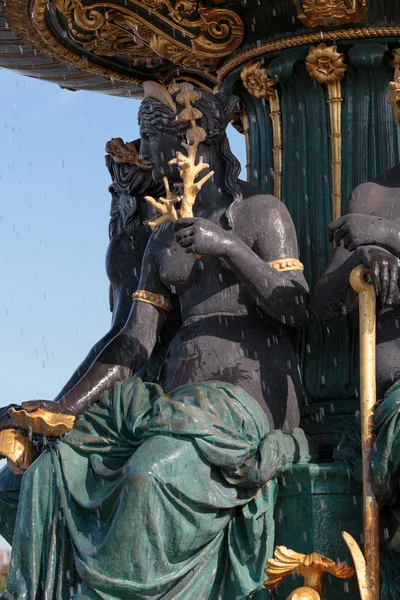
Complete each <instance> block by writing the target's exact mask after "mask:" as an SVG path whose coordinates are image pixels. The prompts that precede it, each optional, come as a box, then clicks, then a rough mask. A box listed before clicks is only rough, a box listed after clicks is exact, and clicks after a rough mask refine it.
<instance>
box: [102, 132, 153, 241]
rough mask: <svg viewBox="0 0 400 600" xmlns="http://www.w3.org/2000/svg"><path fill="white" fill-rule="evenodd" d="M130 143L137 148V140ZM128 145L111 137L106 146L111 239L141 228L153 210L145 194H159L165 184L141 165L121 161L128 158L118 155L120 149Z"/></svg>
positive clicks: (138, 145) (138, 144)
mask: <svg viewBox="0 0 400 600" xmlns="http://www.w3.org/2000/svg"><path fill="white" fill-rule="evenodd" d="M121 144H122V145H121ZM132 144H134V146H135V147H136V148H137V149H139V147H140V140H136V141H135V142H131V143H130V144H129V146H130V147H132ZM127 146H128V145H127V144H123V142H122V140H120V139H119V138H117V139H116V140H111V141H110V142H108V143H107V145H106V151H107V152H109V154H107V156H106V166H107V168H108V170H109V172H110V175H111V179H112V184H111V185H110V187H109V188H108V189H109V192H110V193H111V197H112V200H111V210H110V217H111V219H110V225H109V235H110V239H111V238H112V237H114V236H115V235H118V234H119V233H122V232H123V231H126V230H131V229H135V228H137V227H140V226H141V225H143V223H144V222H145V221H147V220H149V219H151V218H152V217H153V215H154V210H153V208H152V207H151V206H150V205H149V204H148V203H147V202H146V201H145V200H144V196H147V195H150V196H153V195H155V196H159V195H162V194H163V192H164V186H163V185H162V183H161V184H160V183H159V182H155V181H154V179H153V177H152V176H151V171H150V170H148V169H147V170H145V169H144V168H140V167H139V166H138V165H137V164H131V163H129V162H122V161H123V160H129V157H128V155H127V156H126V157H125V158H124V156H123V153H122V155H121V152H120V150H121V148H122V150H124V149H126V148H127ZM117 148H118V150H117ZM137 156H138V152H137ZM139 164H140V163H139ZM142 166H144V165H142Z"/></svg>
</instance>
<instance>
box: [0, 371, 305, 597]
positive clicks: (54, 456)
mask: <svg viewBox="0 0 400 600" xmlns="http://www.w3.org/2000/svg"><path fill="white" fill-rule="evenodd" d="M293 455H294V442H293V439H292V437H291V436H289V435H287V434H284V433H282V432H281V431H269V426H268V421H267V419H266V416H265V414H264V413H263V411H262V409H261V408H260V406H259V405H258V404H257V402H256V401H255V400H254V399H253V398H251V397H250V396H248V395H247V394H246V393H245V392H244V391H243V390H242V389H241V388H239V387H236V386H233V385H230V384H227V383H218V382H206V383H196V384H188V385H184V386H181V387H179V388H177V389H176V390H174V391H173V392H171V393H169V394H164V393H163V391H162V389H161V388H160V387H159V386H158V385H156V384H149V383H143V382H142V381H141V380H140V379H139V378H133V379H129V380H127V381H125V382H123V383H122V384H117V385H116V386H115V388H114V389H113V390H112V391H111V392H107V393H105V394H103V396H102V397H101V399H100V400H99V402H98V403H97V404H96V405H94V406H93V407H92V408H91V409H90V410H89V411H87V412H86V413H85V414H83V415H80V416H79V418H78V419H77V421H76V424H75V427H74V429H73V430H72V431H70V432H69V433H68V434H67V435H65V436H64V437H63V438H62V439H59V440H56V441H54V442H52V443H51V445H50V446H49V448H48V449H47V450H46V451H45V452H43V453H42V454H41V456H40V457H39V458H38V459H37V460H36V461H35V463H34V464H33V465H32V466H31V467H30V468H29V469H28V470H27V472H26V473H25V475H24V476H23V478H22V486H21V492H20V499H19V505H18V515H17V519H16V526H15V532H14V538H13V551H12V559H11V560H12V563H11V569H10V576H9V579H8V583H7V588H6V591H5V592H4V598H6V599H11V598H14V599H15V598H19V599H22V598H24V599H26V600H37V599H38V598H40V599H42V598H43V599H44V600H67V599H71V598H73V599H74V600H100V599H101V600H125V599H126V598H132V599H135V600H144V599H149V598H151V599H154V600H157V599H163V600H172V599H173V600H189V599H190V600H193V598H199V600H200V599H201V600H203V599H204V600H206V599H207V600H226V599H227V598H229V599H232V600H235V599H237V600H239V599H245V598H247V597H249V596H250V595H251V594H252V593H253V592H254V591H256V590H258V589H261V588H262V584H263V581H264V579H265V576H264V574H263V569H264V566H265V562H266V559H267V556H270V555H271V554H272V549H273V538H274V526H273V509H274V504H275V496H276V483H275V480H274V478H275V477H276V475H277V474H278V473H280V472H281V471H282V470H283V469H284V468H285V467H286V466H287V465H288V464H290V462H291V461H292V459H293Z"/></svg>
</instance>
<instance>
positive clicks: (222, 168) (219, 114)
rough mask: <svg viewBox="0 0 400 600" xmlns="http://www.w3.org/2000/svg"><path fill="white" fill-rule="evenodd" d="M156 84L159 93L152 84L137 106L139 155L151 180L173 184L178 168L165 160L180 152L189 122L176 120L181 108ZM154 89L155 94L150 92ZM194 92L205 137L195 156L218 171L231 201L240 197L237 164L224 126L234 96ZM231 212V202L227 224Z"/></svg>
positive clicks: (235, 103) (238, 165) (177, 176)
mask: <svg viewBox="0 0 400 600" xmlns="http://www.w3.org/2000/svg"><path fill="white" fill-rule="evenodd" d="M158 87H159V90H160V92H161V93H160V94H157V92H158V88H157V84H154V83H152V84H151V85H150V90H146V88H145V96H146V95H147V96H148V97H145V99H144V100H143V102H142V104H141V106H140V109H139V124H140V136H141V147H140V156H141V158H143V159H144V160H145V161H146V162H147V163H148V165H149V167H150V168H151V170H152V175H153V178H154V179H155V180H161V179H162V178H163V177H164V176H166V177H167V178H168V179H169V181H170V182H171V183H176V182H178V181H179V173H178V169H177V167H176V166H175V165H170V164H169V162H170V161H171V159H173V158H174V157H175V155H176V153H177V152H178V151H179V152H184V150H183V148H182V142H186V132H187V130H188V128H189V127H190V123H187V122H181V121H180V120H178V118H177V115H179V112H180V111H181V110H184V107H181V106H179V105H178V104H176V102H175V100H174V94H170V93H169V92H168V91H167V90H166V89H165V88H162V86H158ZM154 90H155V92H156V93H153V92H154ZM146 92H147V94H146ZM196 92H197V94H198V96H199V98H198V100H196V101H195V103H194V107H195V108H197V109H198V110H199V111H200V112H201V114H202V117H201V118H199V119H197V120H196V125H198V126H199V127H202V128H203V129H204V131H205V132H206V136H207V137H206V140H205V141H204V142H202V143H201V144H200V145H199V149H198V156H199V157H200V156H203V157H204V161H205V162H208V163H209V164H210V168H211V169H213V170H214V171H215V172H216V173H219V172H221V173H222V181H223V187H224V189H225V191H226V192H228V194H230V195H231V196H232V204H233V203H234V202H236V201H240V200H241V199H242V192H241V188H240V185H239V181H238V178H239V173H240V163H239V161H238V160H237V159H236V158H235V156H234V155H233V154H232V152H231V149H230V146H229V141H228V138H227V135H226V129H227V127H228V124H229V122H230V120H231V117H232V114H233V112H234V110H235V108H236V107H237V104H238V98H237V97H236V96H226V95H225V94H214V95H213V94H210V93H207V92H204V91H202V90H198V89H196ZM154 96H158V97H157V98H156V97H154ZM159 98H160V99H159ZM231 212H232V205H231V206H230V207H229V208H228V210H227V217H228V220H229V222H230V223H231Z"/></svg>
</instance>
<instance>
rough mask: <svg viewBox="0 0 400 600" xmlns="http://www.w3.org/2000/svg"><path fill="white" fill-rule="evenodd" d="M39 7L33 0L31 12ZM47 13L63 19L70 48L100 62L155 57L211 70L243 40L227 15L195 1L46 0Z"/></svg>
mask: <svg viewBox="0 0 400 600" xmlns="http://www.w3.org/2000/svg"><path fill="white" fill-rule="evenodd" d="M43 4H45V5H47V0H35V1H34V4H33V6H34V7H35V6H41V5H43ZM50 7H51V8H55V9H57V10H58V11H59V12H60V13H61V14H62V15H63V16H64V17H66V18H67V22H68V35H69V36H70V38H71V39H72V40H73V41H74V42H75V43H78V44H80V45H82V48H83V49H84V50H86V51H91V52H94V53H96V54H100V55H104V56H115V55H118V54H126V53H132V55H133V56H134V57H136V56H137V57H139V58H140V57H144V58H149V59H151V58H154V57H157V56H160V57H162V58H164V59H167V60H169V61H171V62H172V63H173V64H175V65H183V66H185V67H194V68H199V67H200V66H202V67H208V68H213V67H215V66H216V65H217V64H218V62H219V61H220V60H221V58H223V57H225V56H227V55H228V54H230V53H231V52H232V51H233V50H235V49H236V48H237V47H238V46H240V44H241V42H242V40H243V35H244V25H243V22H242V20H241V19H240V17H239V16H238V15H237V14H236V13H235V12H234V11H233V10H230V9H227V8H223V7H218V8H216V7H212V8H209V7H206V6H204V5H203V3H202V2H201V1H199V0H185V1H182V0H173V1H172V0H146V1H144V0H130V3H129V4H126V6H118V7H117V6H115V5H114V4H113V3H112V2H111V1H105V0H102V1H100V2H98V1H92V0H52V2H51V3H50ZM33 12H35V8H34V9H33ZM34 21H35V23H36V18H35V16H34Z"/></svg>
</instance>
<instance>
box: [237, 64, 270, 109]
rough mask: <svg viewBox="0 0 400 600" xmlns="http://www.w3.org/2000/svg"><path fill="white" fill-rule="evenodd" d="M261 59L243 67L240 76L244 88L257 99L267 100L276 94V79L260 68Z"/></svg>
mask: <svg viewBox="0 0 400 600" xmlns="http://www.w3.org/2000/svg"><path fill="white" fill-rule="evenodd" d="M261 63H262V61H261V60H260V61H258V62H256V63H253V64H250V63H249V64H248V65H245V66H244V67H243V69H242V70H241V73H240V77H241V79H242V81H243V85H244V87H245V88H246V90H247V91H248V92H249V93H250V94H251V95H252V96H254V97H255V98H258V99H259V100H267V99H268V98H270V97H271V96H276V90H275V86H276V81H275V79H272V77H269V75H268V71H267V70H266V69H262V68H261Z"/></svg>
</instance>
